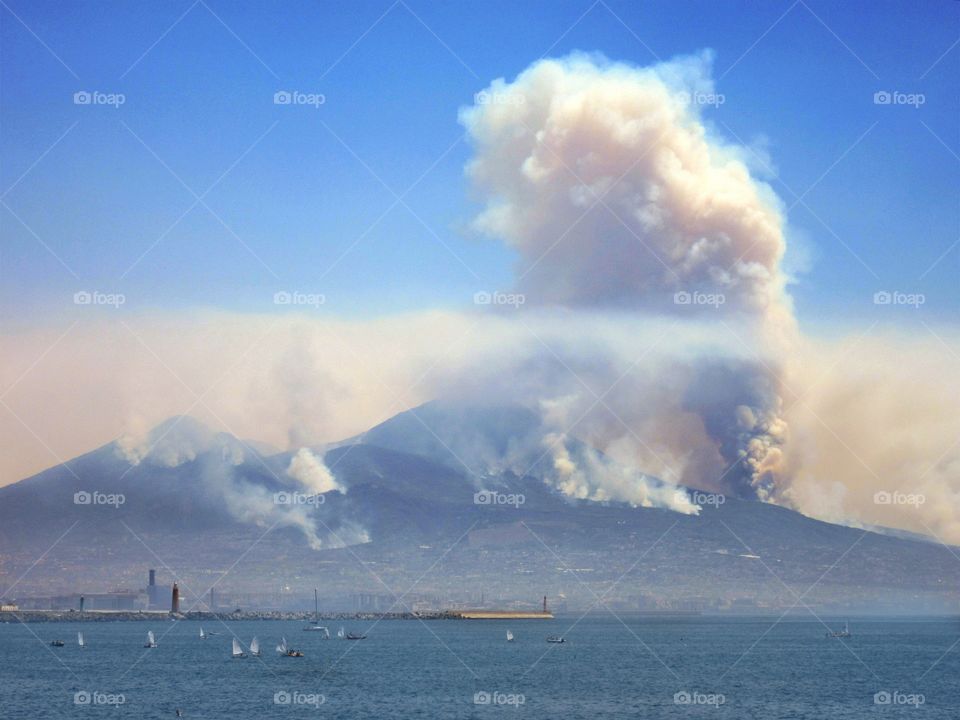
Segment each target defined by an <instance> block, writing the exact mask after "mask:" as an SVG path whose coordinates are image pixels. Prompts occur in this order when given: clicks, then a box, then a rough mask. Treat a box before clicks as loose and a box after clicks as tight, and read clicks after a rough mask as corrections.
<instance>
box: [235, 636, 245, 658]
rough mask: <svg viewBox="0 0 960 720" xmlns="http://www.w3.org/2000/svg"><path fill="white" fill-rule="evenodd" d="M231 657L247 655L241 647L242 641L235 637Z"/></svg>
mask: <svg viewBox="0 0 960 720" xmlns="http://www.w3.org/2000/svg"><path fill="white" fill-rule="evenodd" d="M231 657H234V658H245V657H246V655H245V654H244V652H243V648H242V647H240V642H239V641H238V640H237V639H236V638H234V639H233V652H232V653H231Z"/></svg>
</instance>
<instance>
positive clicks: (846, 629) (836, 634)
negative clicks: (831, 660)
mask: <svg viewBox="0 0 960 720" xmlns="http://www.w3.org/2000/svg"><path fill="white" fill-rule="evenodd" d="M852 636H853V635H852V633H851V632H850V623H844V624H843V630H833V631H830V632H827V637H832V638H848V637H852Z"/></svg>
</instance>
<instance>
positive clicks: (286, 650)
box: [277, 637, 303, 657]
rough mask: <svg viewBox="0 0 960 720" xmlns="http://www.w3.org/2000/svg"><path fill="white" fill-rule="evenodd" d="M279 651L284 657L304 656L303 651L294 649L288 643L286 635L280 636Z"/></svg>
mask: <svg viewBox="0 0 960 720" xmlns="http://www.w3.org/2000/svg"><path fill="white" fill-rule="evenodd" d="M277 652H278V653H280V654H281V655H283V656H284V657H303V653H302V652H300V651H299V650H294V649H293V648H291V647H289V646H288V645H287V639H286V638H285V637H281V638H280V644H279V645H277Z"/></svg>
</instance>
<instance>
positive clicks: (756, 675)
mask: <svg viewBox="0 0 960 720" xmlns="http://www.w3.org/2000/svg"><path fill="white" fill-rule="evenodd" d="M621 617H622V619H623V622H621V621H620V620H617V619H616V618H613V617H612V616H606V617H589V618H585V619H583V620H581V621H580V622H579V623H577V624H576V626H575V627H573V628H572V629H571V626H572V625H574V623H576V620H577V618H576V617H560V618H557V619H556V620H553V621H526V622H524V621H515V622H501V621H475V622H470V621H450V620H448V621H428V622H425V623H421V622H418V621H415V620H385V621H382V622H379V623H376V624H374V623H373V622H363V623H361V622H351V623H346V628H347V631H348V632H349V631H354V632H366V633H367V635H368V638H367V639H366V640H362V641H346V640H337V639H336V638H335V637H334V639H331V640H325V639H323V638H322V637H320V635H319V634H318V633H311V632H303V631H302V629H301V627H302V624H301V623H297V622H279V621H277V622H270V621H264V622H235V623H226V624H218V623H215V622H214V623H204V629H205V630H207V631H214V632H217V633H219V634H218V635H216V636H214V637H211V638H209V639H207V640H200V638H199V637H198V635H199V625H198V623H197V622H192V621H184V622H179V623H173V622H169V621H168V622H155V623H145V622H102V623H40V624H30V625H22V624H15V623H11V624H3V625H0V718H4V719H6V718H16V719H19V718H31V719H33V718H74V717H90V718H96V717H111V718H116V717H121V716H124V717H132V718H175V717H176V709H177V708H181V709H182V711H183V717H185V718H195V719H197V718H258V719H259V718H281V719H282V718H314V717H316V718H319V717H336V718H401V719H406V718H479V719H483V718H507V717H511V718H512V717H525V718H544V719H547V718H549V719H551V720H553V719H555V718H574V719H576V718H584V719H585V720H586V719H588V718H590V719H592V718H641V719H652V720H658V719H660V718H690V717H694V718H696V717H703V718H737V719H739V718H761V719H763V720H773V719H792V718H796V719H798V720H799V719H805V720H806V719H809V720H820V719H822V718H880V717H883V718H891V717H904V718H929V719H933V718H937V719H939V718H944V719H946V718H950V719H951V720H953V719H956V718H960V644H958V641H960V621H955V620H954V621H951V620H916V621H905V620H886V621H884V620H876V619H872V620H866V619H859V620H858V619H856V618H852V619H851V630H852V631H853V633H854V636H853V637H852V638H850V639H848V640H837V639H827V638H825V637H824V627H823V626H822V625H821V624H820V623H819V622H816V621H798V620H784V621H783V622H781V623H779V624H777V625H776V626H773V624H774V622H775V618H731V619H727V618H724V619H718V618H706V617H703V618H689V619H676V618H670V619H668V618H649V617H647V618H642V617H636V616H629V615H625V616H621ZM830 622H831V624H834V625H836V626H837V627H839V626H840V625H842V622H843V621H842V620H837V621H830ZM339 627H340V624H339V623H332V624H331V626H330V629H331V631H332V633H333V634H334V636H335V633H336V630H337V629H338V628H339ZM508 628H509V629H511V630H512V631H513V633H514V635H515V636H516V641H515V642H513V643H507V642H506V640H505V635H506V630H507V629H508ZM148 629H152V630H153V631H154V633H155V634H156V635H157V638H158V641H159V647H158V648H156V649H152V650H146V649H144V648H143V644H144V641H145V639H146V632H147V630H148ZM78 630H82V631H83V633H84V636H85V639H86V642H87V648H85V649H83V650H81V649H80V648H79V647H78V646H77V631H78ZM552 633H555V634H563V635H564V636H565V637H566V640H567V642H566V643H564V644H562V645H551V644H547V643H546V642H545V638H546V636H547V635H550V634H552ZM234 634H235V635H236V636H237V637H238V638H239V639H240V640H241V641H242V642H243V644H244V649H245V650H246V646H247V645H248V643H249V641H250V639H251V638H252V637H253V636H254V635H256V636H257V637H258V638H259V639H260V643H261V647H262V651H263V656H262V657H261V658H251V657H248V658H246V659H238V660H234V659H231V658H230V644H231V639H232V636H233V635H234ZM281 635H284V636H286V638H287V641H288V643H289V644H290V645H291V646H293V647H297V648H299V649H302V650H303V652H304V653H305V655H306V656H305V657H303V658H285V657H280V656H278V655H277V653H276V652H275V650H274V648H275V646H276V644H277V642H278V641H279V640H280V637H281ZM55 638H58V639H62V640H64V641H65V642H66V646H65V647H62V648H54V647H51V646H50V645H49V642H50V640H53V639H55ZM877 693H881V695H877ZM121 701H122V702H121ZM878 702H879V704H878Z"/></svg>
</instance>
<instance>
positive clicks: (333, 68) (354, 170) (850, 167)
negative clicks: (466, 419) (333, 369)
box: [0, 0, 960, 332]
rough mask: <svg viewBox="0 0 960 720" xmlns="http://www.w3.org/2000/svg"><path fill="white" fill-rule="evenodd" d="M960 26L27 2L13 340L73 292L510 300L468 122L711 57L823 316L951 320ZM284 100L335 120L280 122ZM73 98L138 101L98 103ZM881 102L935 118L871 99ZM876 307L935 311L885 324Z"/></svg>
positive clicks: (957, 269)
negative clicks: (488, 234) (523, 78)
mask: <svg viewBox="0 0 960 720" xmlns="http://www.w3.org/2000/svg"><path fill="white" fill-rule="evenodd" d="M748 7H749V11H748ZM958 13H960V7H958V6H957V4H956V3H951V2H932V3H928V4H924V5H923V6H922V7H917V8H911V10H910V11H909V12H905V11H903V10H902V9H900V8H898V7H897V6H895V5H874V6H871V8H870V10H869V12H865V11H863V10H862V9H859V8H856V7H854V6H852V5H849V4H832V3H818V2H796V3H789V2H784V3H770V4H766V5H764V6H761V7H756V6H753V5H750V6H748V5H745V4H737V3H710V2H708V3H685V4H684V5H682V6H677V5H676V4H674V3H645V4H643V5H642V6H640V5H636V4H633V3H618V2H594V3H589V2H581V3H567V2H559V3H549V4H548V3H539V4H537V3H535V4H532V5H531V4H524V6H523V7H517V6H516V5H515V4H511V3H501V4H496V3H494V4H491V3H482V4H465V3H457V4H446V5H444V4H438V3H422V2H416V1H414V0H411V1H410V2H394V3H390V2H381V3H357V4H352V5H351V7H350V9H349V10H345V9H344V8H342V7H337V6H334V5H325V4H319V5H317V4H311V3H301V4H284V5H283V7H282V8H281V9H277V8H273V7H269V6H267V5H261V4H255V5H244V6H231V5H224V4H218V3H216V2H197V3H192V4H191V3H190V2H184V3H180V4H176V5H168V6H156V5H149V4H144V5H130V4H122V3H121V4H116V5H114V6H109V7H107V6H103V5H74V6H70V9H69V11H66V12H65V11H64V9H63V6H62V5H61V4H58V3H45V2H41V3H18V2H11V3H8V4H7V5H6V7H4V8H2V9H0V14H2V16H3V18H4V21H3V23H2V29H0V33H2V35H0V37H2V45H3V50H2V52H3V60H4V62H3V68H2V70H0V72H2V75H0V82H2V102H0V121H2V128H3V131H2V136H0V157H2V160H3V162H2V168H0V178H2V183H0V192H2V193H4V197H3V202H4V204H5V206H4V207H3V208H0V218H2V219H0V229H2V234H3V238H4V240H3V247H2V249H0V280H2V284H0V321H2V324H3V327H4V328H5V329H6V331H14V332H17V331H21V330H23V329H25V328H29V327H31V326H33V325H35V324H40V325H54V326H56V325H63V324H64V323H65V322H67V321H68V319H69V318H71V317H72V316H74V315H75V313H76V308H75V307H74V306H73V304H72V302H71V299H72V296H73V294H74V293H75V292H77V291H78V290H90V291H93V290H99V291H101V292H104V293H123V294H124V296H125V299H126V302H125V305H124V307H123V308H122V311H123V312H125V313H137V312H158V311H159V312H164V313H166V312H174V313H179V312H183V311H187V310H190V309H192V308H198V307H204V308H215V309H219V310H225V311H229V312H241V313H246V312H254V313H257V312H267V313H272V312H276V311H278V308H277V307H276V306H275V305H274V304H273V303H272V297H273V294H274V293H275V292H276V291H277V290H282V289H291V290H294V289H295V290H300V291H302V292H313V293H322V294H324V296H325V298H326V304H325V306H324V307H323V308H322V310H321V312H322V313H324V314H329V315H332V316H337V317H367V318H369V317H377V316H382V315H386V314H392V313H395V312H397V311H401V312H405V311H420V310H425V309H436V308H442V309H449V310H453V309H459V308H463V307H464V306H467V305H470V303H471V299H472V296H473V293H475V292H476V291H477V290H478V289H509V288H510V286H511V285H512V282H513V281H512V276H513V272H512V270H513V264H514V262H515V256H514V254H513V252H512V251H511V250H510V249H508V248H506V247H504V246H503V245H502V244H501V243H499V242H496V241H495V240H491V239H482V238H478V237H476V236H475V235H474V234H472V233H471V232H470V231H469V230H468V228H467V226H468V224H469V221H470V219H471V217H472V215H473V213H474V211H475V209H476V208H475V206H474V205H473V204H472V203H471V192H470V188H469V184H468V183H467V181H466V180H465V178H464V174H463V168H464V165H465V164H466V162H467V160H468V158H469V157H470V152H471V148H470V146H469V143H468V141H467V140H466V139H465V138H464V129H463V127H462V126H461V125H460V124H458V120H457V114H458V110H459V109H460V108H462V107H465V106H468V105H471V104H472V103H473V100H474V95H475V93H477V92H478V91H480V90H482V89H484V88H485V87H487V86H488V85H489V83H490V82H491V81H492V80H494V79H496V78H498V77H504V78H506V79H508V80H512V79H513V78H514V77H515V76H516V75H517V74H518V73H519V72H521V71H522V70H524V69H525V68H526V67H527V66H528V65H529V64H530V63H531V62H533V61H534V60H536V59H537V58H538V57H540V56H541V55H544V56H548V57H557V56H564V55H566V54H568V53H569V52H571V51H574V50H582V51H588V52H597V53H601V54H603V55H605V56H606V57H608V58H610V59H611V60H615V61H622V62H627V63H631V64H634V65H638V66H645V65H650V64H654V63H657V62H658V61H666V60H669V59H671V58H674V57H676V56H684V55H690V54H693V53H697V52H700V51H703V50H710V51H712V52H713V53H714V58H715V59H714V63H713V77H714V80H715V83H716V90H717V92H718V93H720V94H722V96H723V103H722V104H721V105H719V106H717V107H713V108H708V109H706V110H705V112H704V119H705V122H706V123H707V125H708V126H709V127H711V128H712V130H713V131H714V132H715V133H716V134H717V135H719V136H720V137H723V138H725V139H726V140H728V141H730V142H735V143H740V142H742V143H745V144H748V145H750V146H751V147H755V148H756V149H757V151H758V153H759V156H761V159H757V158H754V159H755V160H756V164H755V167H754V171H755V172H756V173H757V174H758V175H759V176H760V177H761V178H763V179H767V181H768V182H769V183H770V184H771V186H772V187H773V189H774V190H775V191H776V192H777V194H778V195H779V197H780V198H781V199H782V201H783V202H784V204H785V206H786V208H787V209H788V212H787V219H788V236H789V237H788V240H789V248H790V249H789V251H788V257H787V264H786V267H787V270H788V271H789V272H791V273H792V274H794V275H795V277H796V279H797V282H796V284H794V285H793V286H792V287H791V289H790V290H791V294H792V296H793V297H794V300H795V304H796V310H797V315H798V318H799V320H800V322H801V323H802V324H803V325H804V326H805V327H806V328H807V329H808V330H811V331H816V330H817V329H818V327H820V326H824V325H825V324H830V325H832V324H839V325H841V326H842V325H844V323H847V322H859V321H860V320H861V319H864V318H869V319H871V320H873V319H881V320H882V322H883V323H889V322H902V323H907V324H910V325H913V324H914V321H915V319H916V317H917V316H922V317H923V318H924V319H925V320H926V321H929V322H943V321H947V322H950V321H952V320H953V319H954V318H955V316H956V311H957V309H958V307H960V283H958V282H957V278H958V276H960V247H958V244H957V243H958V239H960V204H958V202H957V201H956V197H957V190H956V189H957V187H958V186H960V161H958V157H957V153H958V152H960V99H958V93H957V92H956V80H955V78H956V75H957V70H958V68H960V51H958V50H957V48H956V47H955V46H956V41H957V28H958V22H960V18H958ZM680 27H682V29H683V31H682V32H678V28H680ZM282 90H289V91H299V92H302V93H316V94H322V95H323V97H324V100H325V102H324V103H323V104H322V105H318V106H316V107H311V106H282V105H281V106H278V105H274V104H273V95H274V93H275V92H277V91H282ZM78 91H88V92H93V91H97V92H101V93H108V94H110V93H120V94H122V95H123V96H124V101H123V104H122V105H120V106H119V107H114V106H110V105H102V106H94V105H75V104H74V102H73V94H74V93H75V92H78ZM884 91H887V92H894V91H897V92H901V93H906V94H917V93H919V94H922V96H923V100H922V105H919V107H914V106H909V105H899V106H894V105H882V104H881V105H878V104H875V102H874V94H875V93H877V92H884ZM764 166H766V167H764ZM770 170H773V171H774V172H775V173H776V174H775V176H771V175H770V172H769V171H770ZM411 187H412V189H410V190H409V193H408V194H405V193H406V192H407V190H408V188H411ZM208 190H209V194H205V193H207V192H208ZM197 196H201V197H202V201H197ZM397 196H402V200H399V201H398V200H397ZM951 198H952V199H951ZM191 208H192V209H191ZM378 220H379V222H377V221H378ZM881 290H889V291H893V290H900V291H902V292H918V293H924V294H925V297H926V302H925V305H924V307H923V308H921V309H920V310H919V312H915V311H912V310H911V311H907V312H901V313H895V314H886V315H883V316H878V315H877V313H876V307H875V306H874V305H873V303H872V297H873V294H874V293H875V292H877V291H881Z"/></svg>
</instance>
